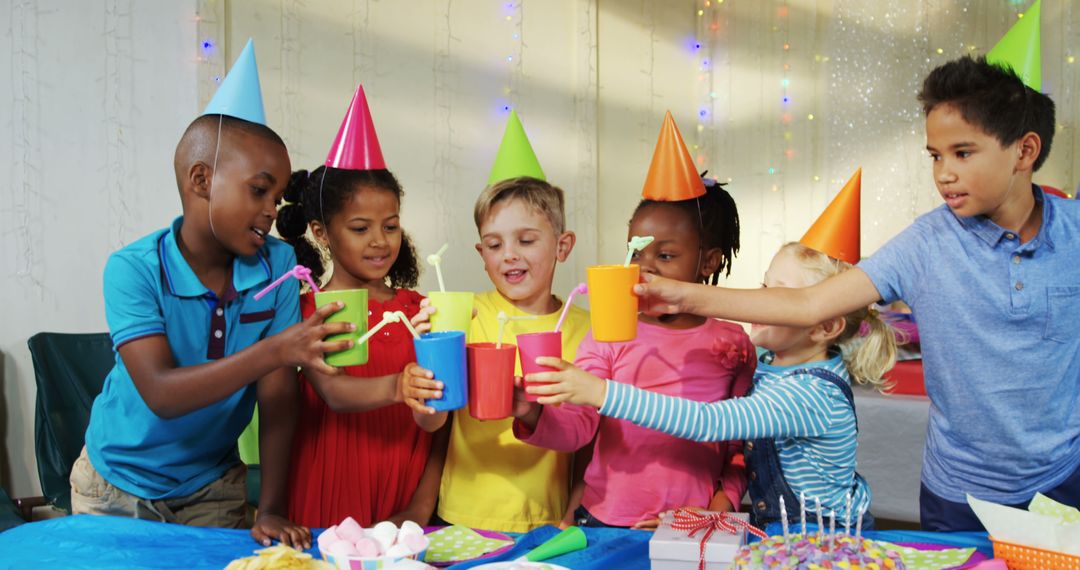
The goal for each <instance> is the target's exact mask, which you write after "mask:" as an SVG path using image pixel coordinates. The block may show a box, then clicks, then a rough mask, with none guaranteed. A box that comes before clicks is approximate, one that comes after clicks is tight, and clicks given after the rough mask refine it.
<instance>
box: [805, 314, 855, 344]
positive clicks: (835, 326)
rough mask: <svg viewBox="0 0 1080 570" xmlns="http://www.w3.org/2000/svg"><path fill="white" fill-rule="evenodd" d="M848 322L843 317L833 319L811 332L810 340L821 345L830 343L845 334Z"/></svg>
mask: <svg viewBox="0 0 1080 570" xmlns="http://www.w3.org/2000/svg"><path fill="white" fill-rule="evenodd" d="M846 326H847V320H846V319H845V318H844V317H843V316H839V317H833V318H831V319H829V320H827V321H825V322H823V323H820V324H818V325H817V326H816V327H814V330H813V331H811V332H810V340H812V341H814V342H820V343H829V344H831V342H830V341H833V340H835V339H836V338H837V337H839V336H840V335H841V334H843V333H844V327H846Z"/></svg>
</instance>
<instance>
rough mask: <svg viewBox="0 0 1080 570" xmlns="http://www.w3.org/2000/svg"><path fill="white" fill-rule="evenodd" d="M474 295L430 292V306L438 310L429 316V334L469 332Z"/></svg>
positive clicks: (454, 292) (468, 293)
mask: <svg viewBox="0 0 1080 570" xmlns="http://www.w3.org/2000/svg"><path fill="white" fill-rule="evenodd" d="M475 297H476V295H475V294H473V293H470V292H461V291H432V292H431V293H428V299H430V300H431V305H432V306H433V307H435V308H436V309H438V310H437V311H435V314H434V315H431V332H446V331H464V332H469V323H471V322H472V311H473V300H474V298H475Z"/></svg>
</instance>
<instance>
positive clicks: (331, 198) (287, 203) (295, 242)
mask: <svg viewBox="0 0 1080 570" xmlns="http://www.w3.org/2000/svg"><path fill="white" fill-rule="evenodd" d="M361 188H377V189H379V190H384V191H386V192H391V193H393V194H394V196H396V197H397V199H398V203H399V204H400V203H401V197H402V196H403V195H404V194H405V191H404V190H402V188H401V184H400V183H398V181H397V178H396V177H395V176H394V175H393V173H391V172H390V171H389V170H343V169H339V168H330V167H327V166H320V167H318V168H316V169H315V170H313V171H312V172H310V173H309V172H308V171H306V170H299V171H297V172H294V173H293V174H292V176H290V177H289V184H288V186H286V188H285V196H284V204H283V205H282V206H281V208H279V209H278V218H277V230H278V234H279V235H280V236H281V237H282V239H284V240H285V241H286V242H288V243H289V244H291V245H292V246H293V249H295V250H296V260H297V262H299V263H300V264H301V265H304V266H306V267H307V268H309V269H311V273H312V275H313V276H314V277H315V280H316V281H319V282H321V280H322V277H323V274H324V273H325V272H326V264H325V263H324V262H323V255H322V253H321V252H320V250H319V249H318V248H317V247H316V245H315V243H314V242H312V241H311V239H310V238H309V237H308V236H307V229H308V225H309V224H310V223H311V222H314V221H318V222H321V223H322V224H323V226H327V224H328V222H329V220H330V219H331V218H333V217H334V215H335V214H337V213H338V212H340V211H341V209H342V208H344V207H345V204H347V203H348V202H349V200H350V199H351V198H352V195H353V193H355V192H358V191H359V190H360V189H361ZM386 277H387V279H389V281H390V286H391V287H395V288H405V289H411V288H413V287H416V283H417V281H418V280H419V278H420V264H419V262H418V260H417V256H416V248H415V247H413V244H412V239H410V238H409V235H408V234H407V233H405V232H402V234H401V249H400V250H399V251H398V256H397V259H395V260H394V263H393V264H392V265H391V266H390V271H389V272H388V273H387V275H386Z"/></svg>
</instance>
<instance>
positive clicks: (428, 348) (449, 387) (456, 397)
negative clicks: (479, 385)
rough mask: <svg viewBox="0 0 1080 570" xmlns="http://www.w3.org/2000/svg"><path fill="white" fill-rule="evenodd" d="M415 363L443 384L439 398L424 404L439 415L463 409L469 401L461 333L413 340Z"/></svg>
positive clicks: (462, 334) (432, 334)
mask: <svg viewBox="0 0 1080 570" xmlns="http://www.w3.org/2000/svg"><path fill="white" fill-rule="evenodd" d="M413 345H414V346H416V362H417V364H419V365H420V366H423V367H424V368H427V369H428V370H430V371H431V372H432V373H434V374H435V379H436V380H438V381H439V382H442V383H443V395H442V398H439V399H438V400H428V401H427V402H425V403H426V404H427V405H429V406H431V407H432V408H435V410H436V411H439V412H449V411H453V410H457V409H461V408H464V407H465V404H466V403H468V401H469V374H468V368H467V366H466V364H465V362H466V361H465V333H464V332H462V331H445V332H433V333H427V334H425V335H422V336H421V337H420V338H418V339H413Z"/></svg>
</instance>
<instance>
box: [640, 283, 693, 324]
mask: <svg viewBox="0 0 1080 570" xmlns="http://www.w3.org/2000/svg"><path fill="white" fill-rule="evenodd" d="M642 277H643V278H644V280H645V282H644V283H638V284H637V285H634V294H635V295H637V296H638V308H639V309H640V310H641V311H642V312H644V313H645V314H647V315H652V316H655V315H664V314H668V315H673V314H677V313H687V312H692V311H688V310H687V307H686V306H685V304H686V291H687V287H689V286H691V284H689V283H686V282H684V281H676V280H674V279H666V278H664V277H658V276H656V275H652V274H648V273H646V274H645V275H642Z"/></svg>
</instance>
